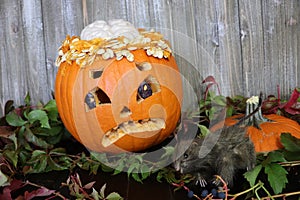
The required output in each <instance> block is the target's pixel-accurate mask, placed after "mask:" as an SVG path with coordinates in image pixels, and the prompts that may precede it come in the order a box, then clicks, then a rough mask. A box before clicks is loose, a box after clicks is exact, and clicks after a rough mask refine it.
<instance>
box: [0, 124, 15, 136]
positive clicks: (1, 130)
mask: <svg viewBox="0 0 300 200" xmlns="http://www.w3.org/2000/svg"><path fill="white" fill-rule="evenodd" d="M13 133H14V131H13V130H12V128H11V127H10V126H0V136H1V137H8V136H10V135H12V134H13Z"/></svg>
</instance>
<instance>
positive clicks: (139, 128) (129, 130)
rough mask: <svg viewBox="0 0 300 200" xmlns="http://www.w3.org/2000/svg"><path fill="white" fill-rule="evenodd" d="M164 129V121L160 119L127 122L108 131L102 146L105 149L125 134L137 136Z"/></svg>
mask: <svg viewBox="0 0 300 200" xmlns="http://www.w3.org/2000/svg"><path fill="white" fill-rule="evenodd" d="M164 128H165V121H164V120H163V119H161V118H150V119H142V120H137V121H127V122H123V123H121V124H119V125H118V126H117V127H114V128H112V129H111V130H109V131H108V132H107V133H106V134H105V136H104V137H103V138H102V144H103V146H104V147H107V146H109V145H111V144H113V143H114V142H116V141H117V140H119V139H120V138H122V137H123V136H125V135H126V134H128V135H129V134H137V133H143V132H152V131H160V130H161V129H164Z"/></svg>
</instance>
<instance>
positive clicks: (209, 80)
mask: <svg viewBox="0 0 300 200" xmlns="http://www.w3.org/2000/svg"><path fill="white" fill-rule="evenodd" d="M202 83H208V84H207V86H206V89H205V97H204V100H206V97H207V93H208V90H209V88H211V87H212V86H213V85H216V86H217V88H218V93H219V94H221V90H220V87H219V84H218V83H217V82H216V80H215V78H214V77H213V76H207V77H206V78H205V79H204V80H203V81H202Z"/></svg>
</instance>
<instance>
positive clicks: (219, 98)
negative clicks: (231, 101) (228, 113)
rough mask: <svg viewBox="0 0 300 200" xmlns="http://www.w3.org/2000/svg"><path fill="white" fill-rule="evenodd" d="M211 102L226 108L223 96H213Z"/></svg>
mask: <svg viewBox="0 0 300 200" xmlns="http://www.w3.org/2000/svg"><path fill="white" fill-rule="evenodd" d="M213 102H214V103H216V104H217V105H220V106H226V99H225V97H224V96H221V95H220V96H215V97H214V99H213Z"/></svg>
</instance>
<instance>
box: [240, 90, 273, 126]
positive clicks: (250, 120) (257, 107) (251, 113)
mask: <svg viewBox="0 0 300 200" xmlns="http://www.w3.org/2000/svg"><path fill="white" fill-rule="evenodd" d="M246 103H247V107H246V114H245V117H243V118H241V119H240V120H239V122H238V123H237V124H241V123H243V124H244V125H247V126H254V127H255V128H257V129H261V128H260V126H259V125H260V124H261V123H263V122H268V121H271V120H269V119H267V118H265V117H263V115H262V112H261V104H262V93H260V96H259V97H258V96H252V97H250V98H249V99H248V100H247V101H246Z"/></svg>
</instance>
